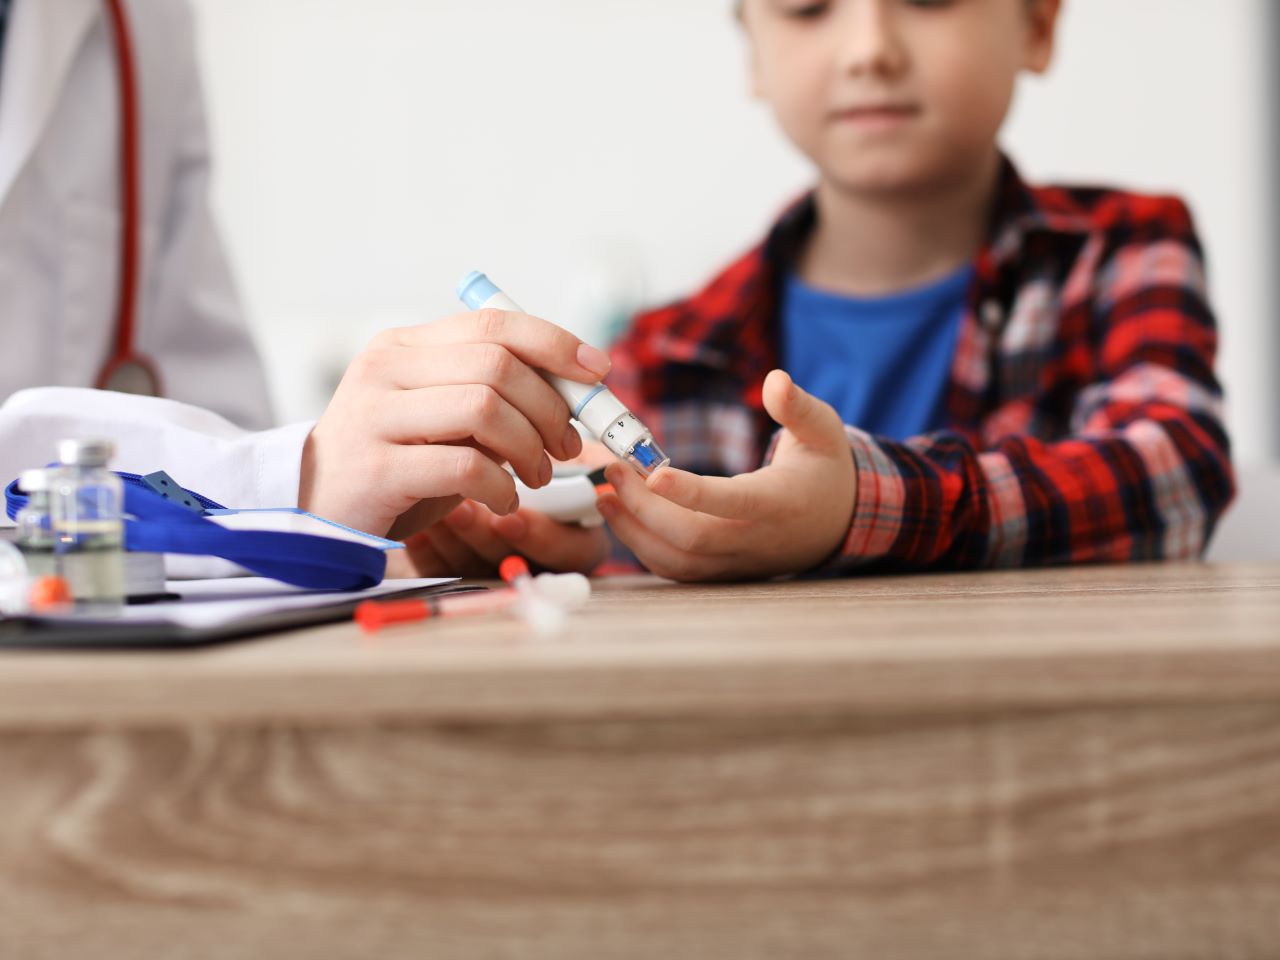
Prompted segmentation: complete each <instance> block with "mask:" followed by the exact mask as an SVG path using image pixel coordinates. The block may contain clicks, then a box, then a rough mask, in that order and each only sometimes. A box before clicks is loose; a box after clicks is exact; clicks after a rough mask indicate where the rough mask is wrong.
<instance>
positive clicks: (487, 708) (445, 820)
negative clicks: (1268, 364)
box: [0, 565, 1280, 960]
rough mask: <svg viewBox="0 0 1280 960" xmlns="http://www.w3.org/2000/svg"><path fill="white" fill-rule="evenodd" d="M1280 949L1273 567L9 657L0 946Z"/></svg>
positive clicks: (706, 603)
mask: <svg viewBox="0 0 1280 960" xmlns="http://www.w3.org/2000/svg"><path fill="white" fill-rule="evenodd" d="M1277 956H1280V567H1277V566H1225V567H1208V566H1198V565H1187V566H1172V565H1171V566H1147V567H1132V568H1115V567H1113V568H1094V569H1079V570H1057V571H1046V572H1028V573H1008V574H977V575H960V576H936V577H915V578H895V579H867V580H846V581H840V582H813V583H792V584H767V585H755V586H723V587H721V586H705V587H681V586H676V585H672V584H666V583H662V582H658V581H653V580H646V579H627V580H619V581H615V582H604V583H600V584H598V586H597V595H596V597H595V598H594V599H593V601H592V603H591V604H590V606H589V607H588V608H587V609H586V610H585V611H584V612H583V613H582V614H580V615H579V616H578V617H577V618H576V619H575V620H574V622H573V627H572V629H571V631H570V632H569V634H568V635H567V636H566V637H564V638H563V639H562V640H557V641H554V642H541V643H539V642H534V641H531V640H529V639H528V638H526V637H525V636H524V635H523V633H522V630H521V628H520V627H519V625H517V624H514V623H508V622H503V621H498V620H490V621H483V622H482V621H470V622H462V621H454V622H451V623H447V624H443V625H439V626H436V627H432V628H430V629H427V628H421V629H418V628H409V629H404V630H401V631H398V632H395V633H388V634H384V635H382V637H381V638H379V639H376V640H373V641H369V640H364V639H362V638H361V637H360V636H358V635H357V633H356V632H355V631H354V630H353V629H352V628H351V627H349V626H340V627H333V628H328V629H323V630H314V631H307V632H303V633H297V634H294V635H291V636H285V637H280V638H276V639H271V640H263V641H256V642H249V643H243V644H239V645H235V646H228V647H223V648H218V649H213V650H207V651H202V652H194V653H184V654H102V655H82V654H81V655H46V654H29V653H28V654H21V653H9V654H4V655H2V656H0V957H3V958H5V960H8V958H21V960H39V958H46V957H48V958H59V960H62V958H79V957H94V958H98V957H102V958H111V960H132V958H205V957H233V958H250V957H253V958H257V957H263V958H293V957H299V958H329V957H360V958H372V957H379V958H391V957H395V958H399V957H429V958H431V960H447V958H453V957H468V958H469V957H477V958H479V957H483V958H572V957H587V958H592V960H610V958H623V957H626V958H630V957H644V958H686V957H687V958H711V960H718V958H734V960H741V958H757V957H759V958H822V957H839V958H850V957H868V958H916V957H921V958H923V957H945V958H948V960H969V958H986V957H1008V958H1015V957H1016V958H1028V960H1039V958H1046V960H1047V958H1055V960H1057V958H1077V957H1079V958H1088V960H1100V958H1157V957H1158V958H1168V957H1212V958H1252V957H1258V958H1274V957H1277Z"/></svg>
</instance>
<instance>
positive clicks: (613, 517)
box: [598, 370, 857, 581]
mask: <svg viewBox="0 0 1280 960" xmlns="http://www.w3.org/2000/svg"><path fill="white" fill-rule="evenodd" d="M764 405H765V409H766V410H767V411H768V413H769V415H770V416H771V417H773V419H774V420H776V421H777V422H778V423H779V424H781V425H782V426H783V427H784V428H785V430H784V431H783V433H782V435H781V437H780V438H779V440H778V446H777V449H776V451H775V453H774V457H773V461H772V462H771V463H770V464H769V465H768V466H766V467H762V468H761V469H759V470H757V471H755V472H754V473H748V474H743V475H741V476H737V477H733V478H730V479H724V478H719V477H699V476H696V475H694V474H691V473H686V472H684V471H683V470H674V469H671V468H666V469H663V470H659V471H658V472H657V473H655V474H654V475H653V476H651V477H650V478H649V479H648V481H647V482H646V481H644V480H642V479H641V478H640V477H639V475H637V474H636V473H635V472H634V471H632V470H629V469H628V468H627V467H625V466H622V465H621V464H615V465H613V466H610V467H609V468H608V470H607V472H606V475H607V477H608V479H609V482H610V483H612V484H613V486H614V488H615V489H616V490H617V497H616V499H615V498H614V497H613V496H612V495H605V496H604V497H602V498H601V500H600V502H599V504H598V506H599V509H600V512H601V513H603V514H604V515H605V517H606V518H607V519H608V521H609V526H610V527H611V528H612V529H613V532H614V534H615V535H616V536H617V537H618V539H619V540H621V541H622V542H623V543H624V544H626V545H627V546H628V547H630V548H631V550H632V552H633V553H635V555H636V557H637V558H638V559H639V560H640V562H641V563H643V564H644V565H645V566H646V567H648V568H649V569H650V570H651V571H653V572H654V573H656V574H658V575H659V576H662V577H668V578H670V579H672V580H685V581H689V580H732V579H744V578H752V577H769V576H776V575H778V574H785V573H800V572H803V571H805V570H808V569H811V568H812V567H815V566H817V565H818V564H820V563H822V561H824V560H826V559H827V558H828V557H829V556H831V555H832V554H833V553H835V551H836V550H837V549H838V548H839V546H840V544H841V543H842V542H843V541H844V539H845V537H846V535H847V534H848V531H849V524H850V522H851V520H852V518H853V506H854V499H855V495H856V493H857V474H856V471H855V470H854V465H853V456H852V454H851V453H850V451H849V441H848V439H847V437H846V435H845V431H844V425H843V424H842V423H841V422H840V416H839V415H838V414H837V413H836V412H835V410H834V409H832V408H831V407H830V406H829V405H827V404H825V403H823V402H822V401H821V400H818V399H816V398H814V397H812V396H810V395H809V394H807V393H805V392H804V391H803V390H801V389H800V388H799V387H797V386H796V385H795V384H794V383H793V382H792V380H791V378H790V377H789V376H788V375H787V374H785V373H783V372H782V371H781V370H775V371H773V372H772V373H771V374H769V377H768V379H766V380H765V384H764Z"/></svg>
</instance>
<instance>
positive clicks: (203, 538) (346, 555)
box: [5, 474, 387, 591]
mask: <svg viewBox="0 0 1280 960" xmlns="http://www.w3.org/2000/svg"><path fill="white" fill-rule="evenodd" d="M121 476H122V478H123V479H124V480H125V485H124V509H125V513H126V514H128V517H127V518H126V519H125V524H124V543H125V549H126V550H131V551H139V552H144V553H180V554H187V555H191V556H201V557H206V556H207V557H221V558H222V559H224V560H230V561H231V562H232V563H236V564H239V565H240V566H242V567H244V568H245V569H246V570H248V571H249V572H251V573H255V574H257V575H258V576H262V577H270V578H271V579H273V580H279V581H280V582H282V583H288V584H292V585H293V586H296V587H305V588H307V589H311V590H344V591H347V590H365V589H367V588H369V587H373V586H377V585H378V584H379V583H381V582H382V577H383V574H384V573H385V572H386V565H387V558H386V555H385V554H384V553H383V552H382V551H381V550H379V549H378V548H377V547H373V546H369V545H367V544H363V543H356V542H354V541H349V540H337V539H334V538H332V537H317V536H312V535H311V534H306V533H283V532H279V531H273V530H228V529H227V528H226V527H221V526H219V525H218V524H216V523H214V522H213V521H212V520H208V519H206V518H205V517H202V516H200V515H199V514H197V513H194V512H192V511H191V510H189V509H187V508H186V507H182V506H179V505H177V504H176V503H171V502H169V501H168V500H165V499H164V498H163V497H161V496H159V495H158V494H155V493H152V492H151V491H150V490H149V489H147V488H146V487H145V486H143V485H142V483H141V478H140V477H132V475H129V474H121ZM131 477H132V480H131V479H130V478H131ZM192 496H193V497H194V498H195V499H197V500H199V501H200V502H201V503H202V504H203V505H204V506H205V507H207V508H208V509H213V510H217V509H223V508H222V507H220V506H219V505H218V504H216V503H214V502H213V501H212V500H209V499H208V498H206V497H201V496H199V495H198V494H192ZM26 501H27V498H26V496H25V495H24V494H23V493H22V492H21V491H20V489H19V488H18V484H17V481H14V482H13V483H11V484H9V486H8V488H7V489H6V490H5V506H6V511H7V512H8V514H9V518H10V519H14V518H15V517H16V516H17V514H18V511H19V510H20V509H22V507H23V506H25V505H26Z"/></svg>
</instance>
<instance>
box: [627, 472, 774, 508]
mask: <svg viewBox="0 0 1280 960" xmlns="http://www.w3.org/2000/svg"><path fill="white" fill-rule="evenodd" d="M759 480H760V478H759V477H758V476H757V475H756V474H753V473H748V474H743V475H742V476H738V477H700V476H698V475H697V474H694V473H689V472H687V471H685V470H677V469H675V468H674V467H663V468H662V469H661V470H659V471H658V472H657V473H655V474H654V475H653V476H651V477H650V478H649V480H648V485H649V489H650V490H652V491H653V492H654V493H656V494H657V495H658V496H660V497H663V498H664V499H666V500H670V501H671V502H672V503H675V504H678V505H679V506H682V507H685V508H687V509H689V510H697V511H698V512H699V513H709V514H711V515H712V516H716V517H722V518H724V519H726V520H750V519H753V518H755V517H759V516H760V515H761V513H763V512H764V510H765V503H764V498H763V497H762V495H761V494H762V491H761V490H760V488H759V487H760V483H759Z"/></svg>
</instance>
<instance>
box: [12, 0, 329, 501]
mask: <svg viewBox="0 0 1280 960" xmlns="http://www.w3.org/2000/svg"><path fill="white" fill-rule="evenodd" d="M128 10H129V14H130V17H129V19H130V25H131V28H132V36H133V45H134V56H135V59H136V69H137V73H138V84H139V90H140V111H141V114H140V115H141V127H142V156H143V161H142V174H143V178H142V206H143V219H144V227H143V231H142V254H143V268H142V281H141V285H140V291H139V300H140V303H139V316H138V324H137V346H138V349H139V350H140V351H141V352H142V353H144V354H146V355H148V356H150V357H151V358H152V359H153V360H155V361H156V364H157V366H158V368H159V371H160V375H161V378H162V380H163V384H164V390H165V393H166V396H167V397H168V398H169V399H166V400H157V399H154V398H143V397H128V396H123V395H119V394H104V393H101V392H99V391H95V390H91V389H87V388H89V387H91V386H92V384H93V383H94V382H95V380H96V379H97V376H98V372H99V370H100V369H101V367H102V364H103V362H104V361H105V360H106V358H107V355H108V353H109V352H110V342H111V337H112V333H113V330H114V324H115V313H116V307H117V296H118V270H119V227H120V193H119V165H118V157H119V126H120V124H119V110H118V89H119V87H118V82H117V76H118V74H117V71H116V57H115V46H114V43H113V41H112V37H111V33H110V30H109V24H108V20H107V15H106V10H105V4H104V3H103V0H18V2H17V4H16V6H15V8H14V11H13V17H12V20H11V22H10V25H9V37H8V41H7V43H6V45H5V46H6V49H5V51H4V59H3V72H2V73H0V338H2V340H0V399H3V400H4V401H5V402H4V405H3V406H2V407H0V483H7V482H8V481H9V480H10V479H12V478H13V477H15V476H16V475H17V474H18V473H19V472H20V471H21V470H22V469H24V468H27V467H32V466H41V465H43V464H44V463H46V462H48V461H50V460H52V459H54V447H55V443H56V441H57V440H58V439H59V438H61V437H69V436H82V437H84V436H105V437H109V438H112V439H114V440H115V441H116V444H117V448H118V451H119V452H118V457H117V460H116V461H115V463H114V466H115V467H116V468H117V469H122V470H129V471H133V472H138V473H147V472H150V471H152V470H159V469H163V470H167V471H168V472H169V473H170V474H171V475H172V476H173V477H174V478H175V479H177V480H178V481H179V482H180V483H182V484H184V485H186V486H188V487H191V488H193V489H197V490H199V491H200V492H202V493H204V494H206V495H207V496H210V497H212V498H214V499H215V500H219V501H221V502H223V503H225V504H228V505H230V506H237V507H241V506H245V507H247V506H289V505H293V504H295V503H296V500H297V485H298V465H299V461H300V457H301V450H302V444H303V442H304V440H305V438H306V435H307V433H308V431H309V429H310V424H297V425H294V426H292V427H286V428H283V429H279V430H264V429H263V428H266V427H267V426H269V424H270V423H271V419H272V417H271V411H270V404H269V401H268V395H267V388H266V382H265V379H264V375H263V370H262V364H261V361H260V359H259V357H258V354H257V351H256V350H255V348H254V345H253V342H252V340H251V338H250V336H249V334H248V331H247V330H246V328H245V324H244V320H243V317H242V314H241V309H240V303H239V299H238V297H237V295H236V292H235V287H234V284H233V282H232V278H231V274H230V271H229V269H228V265H227V262H226V259H225V257H224V254H223V249H222V245H221V242H220V240H219V237H218V233H217V230H216V229H215V225H214V222H213V219H212V216H211V213H210V209H209V144H208V136H207V131H206V124H205V116H204V105H203V99H202V96H203V95H202V90H201V84H200V78H199V75H198V68H197V62H196V58H195V44H194V36H193V23H192V15H191V11H190V9H189V8H188V6H187V3H186V2H185V0H128ZM33 388H34V389H33ZM228 421H231V422H228ZM233 423H234V424H236V425H237V426H233V425H232V424H233ZM241 428H250V429H252V430H257V431H262V432H255V433H250V432H246V431H245V430H244V429H241Z"/></svg>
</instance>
